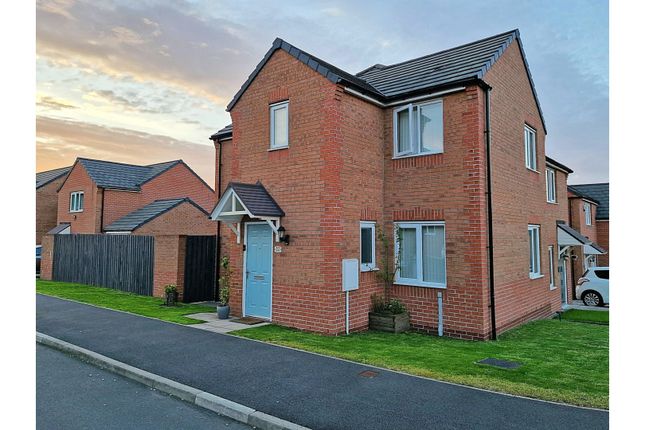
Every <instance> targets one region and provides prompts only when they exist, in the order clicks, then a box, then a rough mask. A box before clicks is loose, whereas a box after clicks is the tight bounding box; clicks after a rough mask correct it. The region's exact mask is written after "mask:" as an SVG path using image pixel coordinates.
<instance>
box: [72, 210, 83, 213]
mask: <svg viewBox="0 0 645 430" xmlns="http://www.w3.org/2000/svg"><path fill="white" fill-rule="evenodd" d="M82 212H83V211H82V210H80V211H69V213H71V214H80V213H82Z"/></svg>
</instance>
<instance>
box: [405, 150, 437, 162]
mask: <svg viewBox="0 0 645 430" xmlns="http://www.w3.org/2000/svg"><path fill="white" fill-rule="evenodd" d="M439 154H443V151H442V152H422V153H420V154H410V155H395V156H393V157H392V160H401V159H402V158H414V157H427V156H428V155H439Z"/></svg>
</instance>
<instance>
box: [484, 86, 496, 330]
mask: <svg viewBox="0 0 645 430" xmlns="http://www.w3.org/2000/svg"><path fill="white" fill-rule="evenodd" d="M484 133H486V206H487V208H486V209H487V212H488V215H487V218H488V290H489V292H490V323H491V339H492V340H497V322H496V318H495V271H494V270H495V268H494V264H493V197H492V188H493V186H492V182H493V181H492V178H491V157H490V141H491V139H490V87H488V88H486V131H485V132H484Z"/></svg>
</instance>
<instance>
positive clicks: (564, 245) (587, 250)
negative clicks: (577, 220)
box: [558, 221, 607, 256]
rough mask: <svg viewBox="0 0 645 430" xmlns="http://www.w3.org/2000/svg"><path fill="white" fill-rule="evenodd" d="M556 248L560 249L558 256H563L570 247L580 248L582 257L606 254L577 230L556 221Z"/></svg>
mask: <svg viewBox="0 0 645 430" xmlns="http://www.w3.org/2000/svg"><path fill="white" fill-rule="evenodd" d="M558 246H559V247H560V256H563V255H564V254H565V253H566V252H567V251H568V249H569V248H570V247H572V246H580V247H582V252H583V254H584V255H599V254H606V253H607V251H605V250H604V249H602V248H601V247H600V246H599V245H598V244H596V243H594V242H592V241H590V240H589V239H588V238H587V237H586V236H583V235H582V233H580V232H579V231H578V230H576V229H574V228H572V227H570V226H568V225H566V224H565V223H564V222H561V221H558Z"/></svg>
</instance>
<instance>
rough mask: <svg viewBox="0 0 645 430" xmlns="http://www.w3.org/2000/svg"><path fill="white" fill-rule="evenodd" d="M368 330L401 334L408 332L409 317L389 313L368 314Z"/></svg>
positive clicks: (407, 315)
mask: <svg viewBox="0 0 645 430" xmlns="http://www.w3.org/2000/svg"><path fill="white" fill-rule="evenodd" d="M369 322H370V330H377V331H387V332H390V333H401V332H404V331H407V330H410V315H409V314H407V313H403V314H390V313H382V314H381V313H375V312H370V313H369Z"/></svg>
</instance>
